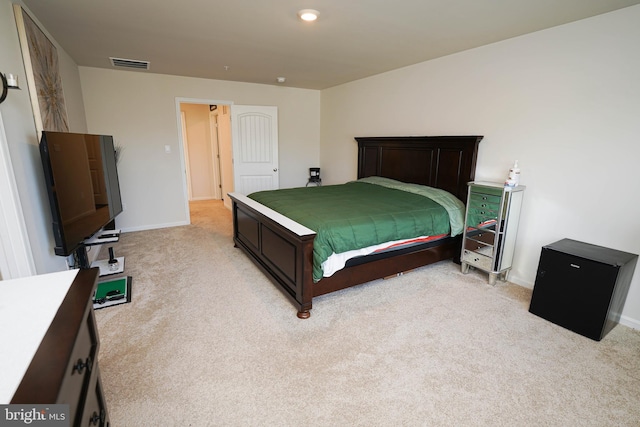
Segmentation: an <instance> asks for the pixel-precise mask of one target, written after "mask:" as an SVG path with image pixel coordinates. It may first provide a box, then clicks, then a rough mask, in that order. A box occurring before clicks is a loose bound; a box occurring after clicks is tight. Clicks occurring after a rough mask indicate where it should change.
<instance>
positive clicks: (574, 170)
mask: <svg viewBox="0 0 640 427" xmlns="http://www.w3.org/2000/svg"><path fill="white" fill-rule="evenodd" d="M639 22H640V6H634V7H630V8H627V9H623V10H620V11H617V12H613V13H609V14H605V15H600V16H597V17H594V18H590V19H587V20H583V21H579V22H576V23H572V24H568V25H563V26H560V27H556V28H552V29H549V30H545V31H541V32H537V33H534V34H530V35H526V36H522V37H518V38H514V39H510V40H507V41H504V42H500V43H496V44H493V45H489V46H485V47H481V48H478V49H473V50H469V51H466V52H462V53H459V54H456V55H451V56H448V57H444V58H441V59H437V60H432V61H428V62H424V63H421V64H417V65H414V66H411V67H407V68H403V69H399V70H395V71H392V72H389V73H385V74H381V75H378V76H374V77H371V78H367V79H363V80H359V81H356V82H353V83H349V84H345V85H342V86H337V87H334V88H331V89H328V90H325V91H323V92H322V120H321V123H322V128H321V153H320V154H321V167H322V174H323V176H322V178H323V181H325V182H326V183H339V182H344V181H346V180H349V179H353V178H355V177H356V165H357V148H356V147H357V145H356V142H355V141H354V140H353V137H355V136H384V135H454V134H473V135H475V134H478V135H484V136H485V138H484V140H483V141H482V142H481V143H480V152H479V157H478V167H477V173H476V179H482V180H497V181H502V180H504V179H505V178H506V174H507V171H508V169H509V167H510V166H511V165H512V163H513V161H514V160H515V159H517V160H519V164H520V168H521V170H522V173H521V184H523V185H526V186H527V189H526V192H525V196H524V206H523V215H522V219H521V223H520V228H519V234H518V244H517V249H516V254H515V261H514V269H513V271H512V273H511V275H510V280H512V281H514V282H516V283H519V284H521V285H525V286H528V287H533V283H534V281H535V276H536V270H537V265H538V260H539V256H540V250H541V247H542V246H543V245H545V244H549V243H552V242H555V241H557V240H559V239H562V238H565V237H566V238H572V239H576V240H581V241H585V242H588V243H592V244H596V245H601V246H606V247H611V248H615V249H618V250H622V251H627V252H632V253H635V254H638V253H640V223H639V222H638V220H637V218H638V214H640V199H639V198H638V197H636V194H637V193H638V190H637V188H636V187H637V184H638V183H640V179H639V178H638V162H639V159H640V143H638V135H640V119H639V118H640V77H639V71H640V48H639V47H638V46H639V44H640V25H638V23H639ZM638 270H640V267H639V268H638ZM622 322H623V323H625V324H627V325H630V326H634V327H636V328H640V271H637V272H636V274H635V277H634V279H633V282H632V285H631V290H630V292H629V296H628V298H627V303H626V306H625V309H624V312H623V319H622Z"/></svg>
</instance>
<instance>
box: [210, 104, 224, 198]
mask: <svg viewBox="0 0 640 427" xmlns="http://www.w3.org/2000/svg"><path fill="white" fill-rule="evenodd" d="M212 105H213V104H212ZM209 135H210V137H211V169H212V171H211V173H212V174H213V197H214V198H215V199H217V200H222V182H221V179H220V138H219V135H218V112H217V110H216V111H209Z"/></svg>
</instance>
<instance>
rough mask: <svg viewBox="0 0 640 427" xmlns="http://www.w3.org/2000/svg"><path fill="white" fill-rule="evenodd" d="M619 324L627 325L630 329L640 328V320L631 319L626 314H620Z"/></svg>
mask: <svg viewBox="0 0 640 427" xmlns="http://www.w3.org/2000/svg"><path fill="white" fill-rule="evenodd" d="M620 324H621V325H624V326H627V327H629V328H631V329H638V330H640V320H636V319H632V318H630V317H627V316H620Z"/></svg>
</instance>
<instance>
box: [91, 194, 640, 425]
mask: <svg viewBox="0 0 640 427" xmlns="http://www.w3.org/2000/svg"><path fill="white" fill-rule="evenodd" d="M192 209H193V210H192V222H193V224H192V225H190V226H185V227H176V228H170V229H162V230H151V231H143V232H136V233H127V234H124V235H123V236H122V237H121V239H120V242H119V243H117V244H115V245H114V249H115V252H116V256H125V257H126V263H125V265H126V271H125V273H126V274H128V275H131V276H133V300H132V303H130V304H124V305H120V306H116V307H112V308H108V309H105V310H99V311H97V312H96V316H97V320H98V327H99V332H100V338H101V348H100V359H99V360H100V367H101V371H102V380H103V384H104V388H105V394H106V398H107V403H108V406H109V412H110V417H111V425H112V426H114V427H127V426H160V425H161V426H300V425H307V426H599V427H600V426H638V425H640V404H639V402H640V331H636V330H633V329H630V328H627V327H625V326H622V325H618V326H617V327H616V328H614V329H613V331H612V332H610V333H609V334H608V335H607V336H606V337H605V338H604V339H603V340H602V341H601V342H595V341H592V340H590V339H588V338H585V337H582V336H580V335H577V334H575V333H573V332H570V331H568V330H565V329H563V328H561V327H559V326H556V325H553V324H551V323H549V322H547V321H545V320H543V319H541V318H539V317H537V316H534V315H532V314H530V313H529V312H528V307H529V301H530V298H531V291H530V290H527V289H525V288H522V287H519V286H516V285H512V284H505V283H501V282H498V284H497V285H496V286H495V287H494V286H490V285H488V284H487V277H486V275H484V274H483V273H481V272H477V271H472V272H470V273H469V274H468V275H462V274H461V273H460V269H459V266H457V265H455V264H453V263H451V262H441V263H438V264H435V265H432V266H428V267H423V268H421V269H418V270H416V271H414V272H412V273H409V274H406V275H404V276H400V277H397V278H394V279H389V280H378V281H374V282H371V283H368V284H365V285H363V286H358V287H355V288H351V289H348V290H345V291H340V292H337V293H334V294H330V295H326V296H323V297H319V298H316V299H314V303H313V309H312V310H311V318H310V319H307V320H300V319H298V318H297V317H296V309H295V308H294V307H293V305H291V303H290V302H289V300H288V299H286V298H285V297H284V295H283V294H282V293H281V292H280V291H279V290H277V289H276V288H275V287H274V286H273V285H272V284H271V282H270V281H268V280H267V279H266V278H265V277H264V276H263V274H262V273H261V272H260V271H259V270H258V269H257V268H256V267H255V266H254V265H253V264H252V263H251V262H250V261H249V259H248V258H247V257H246V256H245V255H244V254H243V253H242V252H240V250H239V249H236V248H234V247H233V242H232V239H231V234H232V224H231V214H230V212H229V211H228V210H226V209H225V208H224V207H223V206H222V204H221V202H195V203H193V204H192ZM103 251H105V255H106V247H105V248H103ZM104 257H105V256H102V257H101V258H104Z"/></svg>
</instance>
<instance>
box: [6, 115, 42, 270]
mask: <svg viewBox="0 0 640 427" xmlns="http://www.w3.org/2000/svg"><path fill="white" fill-rule="evenodd" d="M35 274H36V267H35V262H34V260H33V252H32V251H31V244H30V243H29V236H28V234H27V226H26V224H25V222H24V214H23V212H22V204H21V203H20V197H19V195H18V187H17V185H16V181H15V175H14V172H13V166H12V164H11V158H10V155H9V147H8V142H7V136H6V134H5V131H4V122H3V121H2V114H1V113H0V275H1V276H2V280H8V279H17V278H20V277H28V276H33V275H35Z"/></svg>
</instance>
